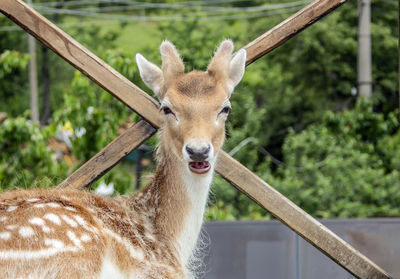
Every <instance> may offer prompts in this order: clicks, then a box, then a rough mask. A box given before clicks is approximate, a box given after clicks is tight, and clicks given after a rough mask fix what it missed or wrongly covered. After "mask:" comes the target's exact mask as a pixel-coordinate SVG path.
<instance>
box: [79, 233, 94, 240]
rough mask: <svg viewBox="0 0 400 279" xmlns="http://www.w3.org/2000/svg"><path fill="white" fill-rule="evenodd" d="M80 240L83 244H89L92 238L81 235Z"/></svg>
mask: <svg viewBox="0 0 400 279" xmlns="http://www.w3.org/2000/svg"><path fill="white" fill-rule="evenodd" d="M81 240H82V241H83V242H89V241H90V240H92V238H91V237H90V236H89V235H88V234H86V233H84V234H82V235H81Z"/></svg>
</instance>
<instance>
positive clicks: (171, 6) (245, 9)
mask: <svg viewBox="0 0 400 279" xmlns="http://www.w3.org/2000/svg"><path fill="white" fill-rule="evenodd" d="M124 2H126V1H123V0H118V3H124ZM128 2H129V3H130V5H123V6H111V7H90V8H82V9H79V10H78V11H100V12H108V11H120V10H138V9H143V8H167V9H168V8H169V9H188V10H206V11H209V10H210V11H221V12H239V11H242V12H253V11H265V10H276V9H281V8H288V7H294V6H300V5H303V4H307V3H310V2H312V1H311V0H303V1H295V2H288V3H282V4H266V5H262V6H252V7H218V6H205V7H204V6H193V5H187V4H181V3H177V4H169V3H143V2H134V3H135V5H131V4H132V3H133V2H130V1H128ZM34 7H35V8H38V9H49V10H54V8H53V9H52V8H48V7H45V6H41V5H40V4H39V5H34ZM60 10H63V9H60ZM69 11H71V10H69ZM74 11H76V10H74Z"/></svg>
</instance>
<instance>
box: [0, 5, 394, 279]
mask: <svg viewBox="0 0 400 279" xmlns="http://www.w3.org/2000/svg"><path fill="white" fill-rule="evenodd" d="M343 2H345V1H335V0H321V1H317V2H314V3H312V4H311V5H309V6H307V7H306V8H304V9H303V10H302V11H300V12H299V13H297V14H295V15H294V16H293V17H291V18H289V19H292V21H291V23H289V19H288V20H286V21H284V22H283V23H281V24H280V25H278V26H277V27H275V28H273V29H272V30H271V31H269V32H267V33H266V34H264V35H263V36H261V37H260V38H258V39H256V40H255V41H254V42H253V43H250V44H249V45H247V46H246V47H245V48H246V50H247V51H248V61H247V64H250V63H252V62H253V61H255V60H256V59H257V58H259V57H261V56H262V55H264V54H266V53H267V52H269V51H271V50H272V49H273V48H275V47H277V46H279V45H280V44H282V43H283V42H284V41H286V40H287V39H289V38H290V37H291V36H293V35H294V34H296V33H298V32H299V30H302V29H304V28H305V27H307V26H308V25H310V24H311V23H313V22H314V21H316V20H317V19H319V18H320V17H321V16H323V15H324V14H327V13H328V12H329V11H331V10H333V9H334V8H335V7H337V6H338V5H339V4H341V3H343ZM324 5H326V6H324ZM0 10H1V11H2V12H3V13H4V14H6V15H7V16H9V17H10V18H11V19H12V20H13V21H15V22H16V23H17V24H19V25H20V26H21V27H23V28H24V29H25V30H27V31H28V32H29V33H31V34H32V35H33V36H35V37H36V38H37V39H39V40H40V41H42V42H43V43H44V44H46V45H47V46H49V47H50V48H51V49H52V50H53V51H55V52H56V53H58V54H59V55H60V56H62V57H63V58H64V59H65V60H67V61H68V62H69V63H71V64H72V65H73V66H74V67H76V68H77V69H79V70H80V71H82V72H83V73H84V74H85V75H87V76H89V77H90V78H91V79H92V80H94V81H95V82H96V83H97V84H99V85H100V86H101V87H103V88H104V89H106V90H107V91H109V92H110V93H111V94H113V95H114V96H116V97H117V98H118V99H120V100H121V101H123V102H124V103H125V104H127V105H128V106H129V107H131V108H132V109H133V110H135V111H136V112H138V113H139V114H141V115H142V116H143V117H144V118H145V119H146V120H148V121H149V122H150V123H152V124H153V126H155V127H159V125H160V123H161V117H160V113H159V112H158V109H157V102H155V101H154V100H152V99H151V97H149V96H148V95H147V94H145V93H144V92H143V91H141V90H140V89H138V88H137V87H136V86H134V85H133V84H131V83H130V82H129V81H128V80H127V79H125V78H124V77H123V76H122V75H120V74H118V73H117V72H116V71H115V70H113V69H112V68H111V67H109V66H108V65H106V64H105V63H104V62H103V61H101V60H100V59H99V58H97V57H96V56H95V55H93V54H92V53H90V52H89V51H88V50H86V49H85V48H83V47H82V46H81V45H79V44H78V43H77V42H75V41H74V40H73V39H72V38H70V37H69V36H68V35H66V34H65V33H64V32H62V31H61V30H60V29H58V28H57V27H56V26H54V25H53V24H51V23H50V22H48V21H47V20H46V19H45V18H43V17H42V16H40V15H39V14H38V13H36V12H34V11H33V10H32V9H31V8H29V7H28V6H27V5H25V4H24V3H23V2H21V1H19V0H1V1H0ZM296 15H297V16H296ZM304 19H306V20H304ZM292 24H293V25H294V28H289V27H290V25H292ZM296 28H297V29H296ZM285 30H286V31H285ZM266 40H268V41H269V42H266ZM147 125H148V124H147ZM149 126H150V125H149ZM136 135H137V137H138V138H137V139H136V141H137V142H141V141H143V140H145V139H146V138H147V137H148V135H146V134H145V133H137V134H136ZM139 138H140V139H139ZM116 140H117V141H121V142H125V141H126V139H120V138H117V139H116ZM129 141H132V139H129ZM129 141H128V142H129ZM110 145H112V143H111V144H110ZM138 145H139V144H138ZM112 149H113V148H111V147H109V146H107V147H106V148H104V149H103V152H110V153H108V154H111V153H112V152H114V151H113V150H112ZM114 150H115V149H114ZM101 154H102V153H99V154H98V156H97V155H96V156H97V158H100V157H101ZM116 154H117V155H115V156H114V155H113V156H114V161H115V163H116V162H117V161H118V160H119V159H120V158H121V157H122V156H123V155H124V153H121V152H119V153H118V152H117V153H116ZM96 156H95V158H96ZM95 158H92V159H91V160H90V161H89V162H87V163H86V164H85V165H87V166H86V170H89V171H90V170H92V171H93V168H96V170H95V171H98V173H103V172H104V171H106V170H107V169H108V168H109V167H111V166H112V165H113V164H115V163H112V162H111V163H110V164H108V165H107V163H106V162H104V161H103V163H102V164H98V163H97V162H95V161H94V160H95ZM99 160H100V159H99ZM107 166H108V167H107ZM216 170H217V172H219V173H220V174H221V175H222V176H223V177H224V178H225V179H227V180H228V181H229V182H231V183H232V184H233V185H235V186H236V187H237V188H238V189H240V190H241V191H243V192H244V193H246V194H247V195H249V196H250V197H251V198H252V199H253V200H254V201H256V202H257V203H258V204H259V205H261V206H262V207H264V208H265V209H267V210H268V211H270V212H271V213H272V214H274V215H275V216H276V217H277V218H279V219H280V220H281V221H282V222H283V223H285V224H286V225H288V226H289V227H290V228H292V229H293V230H294V231H295V232H297V233H298V234H299V235H301V236H302V237H304V238H305V239H306V240H307V241H308V242H310V243H311V244H313V245H314V246H316V247H317V248H318V249H320V250H321V251H323V252H324V253H325V254H327V255H328V256H329V257H330V258H332V259H333V260H334V261H335V262H337V263H338V264H340V265H341V266H342V267H344V268H345V269H347V270H348V271H349V272H350V273H352V274H353V275H354V276H356V277H358V278H363V279H364V278H391V277H390V276H389V275H388V274H387V273H386V272H384V271H383V270H382V269H380V268H379V267H378V266H376V265H375V264H374V263H373V262H371V261H370V260H369V259H367V258H366V257H364V256H363V255H361V254H360V253H359V252H357V251H356V250H355V249H353V248H352V247H351V246H350V245H348V244H347V243H346V242H344V241H343V240H342V239H340V238H339V237H338V236H336V235H335V234H334V233H332V232H331V231H330V230H329V229H327V228H326V227H324V226H323V225H322V224H320V223H319V222H318V221H316V220H314V219H313V218H312V217H311V216H309V215H308V214H306V213H305V212H304V211H303V210H301V209H300V208H299V207H297V206H296V205H294V204H293V203H292V202H291V201H289V200H288V199H287V198H285V197H284V196H283V195H281V194H279V192H277V191H276V190H274V189H273V188H272V187H270V186H269V185H268V184H267V183H265V182H264V181H262V180H261V179H260V178H258V177H257V176H256V175H255V174H253V173H252V172H251V171H249V170H248V169H246V168H245V167H244V166H242V165H241V164H240V163H239V162H237V161H236V160H234V159H233V158H231V157H230V156H229V155H227V154H226V153H225V152H222V153H221V154H220V158H219V161H218V164H217V168H216ZM74 174H75V173H74ZM74 174H73V175H74ZM82 175H84V174H82ZM91 177H95V176H89V178H88V179H86V181H88V182H90V181H91V179H92V178H91ZM80 183H81V184H80ZM82 183H83V184H84V182H82V181H79V175H78V174H76V184H74V185H78V186H77V187H80V186H82V185H83V184H82ZM66 185H68V183H67V182H66Z"/></svg>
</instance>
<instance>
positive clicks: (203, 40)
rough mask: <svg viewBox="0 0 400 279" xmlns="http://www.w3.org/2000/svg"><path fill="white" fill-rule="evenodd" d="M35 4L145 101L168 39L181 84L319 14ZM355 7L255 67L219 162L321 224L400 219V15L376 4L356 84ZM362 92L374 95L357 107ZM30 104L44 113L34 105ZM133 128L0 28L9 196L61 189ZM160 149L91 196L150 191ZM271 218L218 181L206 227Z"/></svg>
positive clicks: (1, 170)
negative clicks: (141, 69)
mask: <svg viewBox="0 0 400 279" xmlns="http://www.w3.org/2000/svg"><path fill="white" fill-rule="evenodd" d="M32 2H33V3H31V5H32V6H33V7H34V8H35V9H36V10H37V11H38V12H40V13H41V14H43V15H44V16H45V17H47V18H48V19H50V20H51V21H52V22H54V23H55V24H56V25H58V26H59V27H61V28H62V29H63V30H65V31H66V32H67V33H68V34H70V35H71V36H72V37H73V38H75V39H76V40H77V41H78V42H80V43H81V44H83V45H84V46H85V47H87V48H88V49H90V50H91V51H93V52H94V53H95V54H96V55H98V56H99V57H100V58H102V59H103V60H104V61H106V62H107V63H109V64H110V65H111V66H112V67H114V68H115V69H116V70H118V71H119V72H120V73H122V74H123V75H124V76H126V77H127V78H128V79H130V80H131V81H132V82H134V83H135V84H137V85H138V86H140V87H141V88H143V89H144V90H145V91H146V92H148V93H149V94H152V93H151V92H149V90H148V89H147V88H145V86H144V84H143V83H142V81H141V80H140V77H139V73H138V70H137V67H136V62H135V60H134V55H135V54H136V53H137V52H140V53H142V54H143V55H144V56H145V57H147V58H148V59H149V60H151V61H154V62H155V63H157V64H159V63H160V62H161V61H160V55H159V51H158V47H159V45H160V43H161V42H162V41H163V40H164V39H168V40H170V41H172V42H173V43H174V44H175V45H176V46H177V48H178V49H179V51H180V53H181V55H182V56H183V59H184V61H185V63H186V68H187V70H192V69H200V70H205V68H206V66H207V64H208V62H209V59H210V58H211V55H212V53H213V51H214V50H215V47H216V46H217V45H218V44H219V42H220V41H221V40H222V39H224V38H231V39H232V40H233V41H234V43H235V46H236V49H238V48H240V47H242V46H244V45H246V44H247V43H248V42H250V41H252V40H253V39H255V38H256V37H258V36H259V35H261V34H263V33H264V32H266V31H267V30H269V29H270V28H272V27H274V26H275V25H276V24H278V23H280V22H281V21H283V20H284V19H286V18H287V17H289V16H290V15H291V14H293V13H294V12H296V11H297V10H299V9H301V8H302V7H304V6H306V5H307V4H309V3H311V1H293V0H285V1H277V0H270V1H259V0H213V1H211V0H197V1H174V0H171V1H157V0H151V1H150V0H149V1H130V0H90V1H87V0H71V1H57V0H54V1H49V0H44V1H35V0H34V1H32ZM361 2H362V1H361ZM357 4H358V3H357V1H352V0H349V1H348V3H345V4H344V5H343V6H341V7H340V8H338V9H337V10H336V11H334V12H332V13H331V14H330V15H328V16H326V17H325V18H323V19H322V20H320V21H319V22H317V23H316V24H314V25H312V26H311V27H309V28H307V29H306V30H304V31H303V32H302V33H300V34H299V35H297V36H295V37H294V38H292V39H290V40H289V41H288V42H286V43H285V44H284V45H282V46H281V47H279V48H278V49H276V50H274V51H273V52H271V53H270V54H268V55H267V56H265V57H262V58H261V59H259V60H258V61H256V62H255V63H253V64H252V65H250V66H249V67H248V68H247V70H246V73H245V76H244V79H243V81H242V82H241V84H240V85H239V86H238V87H237V89H236V92H235V93H234V95H233V96H232V107H233V111H232V114H231V115H230V117H229V122H228V124H227V125H228V131H227V141H226V143H225V147H224V149H225V150H226V151H227V152H229V153H230V154H231V155H232V156H233V157H234V158H236V159H237V160H239V161H240V162H241V163H243V164H244V165H245V166H247V167H248V168H249V169H251V170H252V171H254V172H255V173H256V174H257V175H259V176H260V177H261V178H263V179H264V180H265V181H267V182H268V183H269V184H271V185H272V186H273V187H275V188H276V189H277V190H279V191H280V192H281V193H283V194H284V195H286V196H287V197H288V198H289V199H291V200H292V201H293V202H295V203H296V204H297V205H299V206H300V207H301V208H303V209H304V210H305V211H306V212H308V213H309V214H311V215H312V216H314V217H317V218H338V217H339V218H345V217H351V218H356V217H357V218H365V217H389V216H390V217H396V216H400V206H399V204H400V149H399V148H398V147H399V146H400V131H399V125H400V124H399V109H398V108H399V102H398V99H399V96H398V48H397V47H398V2H397V1H395V0H372V1H371V3H370V12H371V18H370V29H368V30H370V35H371V36H370V39H371V54H370V57H372V63H371V67H370V68H368V66H362V67H361V68H363V69H366V70H367V71H368V70H370V71H371V73H372V75H371V78H370V79H367V80H360V78H359V77H358V71H357V59H358V56H359V55H360V50H359V47H361V46H362V44H361V45H359V44H358V40H357V37H358V35H357V34H358V32H359V31H358V30H359V28H361V26H360V24H359V17H358V14H359V13H358V7H357ZM368 25H369V24H368ZM364 27H365V26H364ZM368 30H367V31H368ZM361 60H362V61H368V59H367V58H365V59H364V58H362V59H361ZM30 62H34V63H32V67H30V66H29V63H30ZM367 64H368V63H367ZM367 77H368V76H367ZM35 81H36V83H37V87H36V89H35ZM30 84H31V85H30ZM360 85H367V86H369V88H371V89H372V90H371V91H370V92H368V91H366V92H367V93H363V92H361V91H360V88H359V86H360ZM35 92H36V93H35ZM35 95H37V96H38V102H37V105H35V102H33V103H31V101H30V100H31V99H32V96H33V100H34V96H35ZM138 119H139V117H138V116H137V115H136V114H135V113H133V112H132V111H131V110H130V109H128V108H127V107H126V106H125V105H123V104H122V103H120V102H118V101H117V100H116V99H114V98H113V97H112V96H111V95H110V94H108V93H107V92H105V91H103V90H102V89H101V88H99V87H98V86H97V85H95V84H94V83H93V82H91V81H90V80H89V79H87V78H86V77H85V76H83V75H82V74H81V73H80V72H78V71H76V70H75V69H74V68H73V67H72V66H70V65H69V64H68V63H66V62H65V61H63V60H62V59H61V58H59V57H58V56H57V55H55V54H54V53H53V52H52V51H50V50H48V49H47V48H46V47H44V46H43V45H41V44H40V43H38V42H36V43H35V44H30V43H28V36H27V34H26V33H25V32H24V31H22V30H21V29H20V28H19V27H18V26H16V25H15V24H14V23H13V22H11V21H10V20H9V19H7V18H6V17H5V16H0V123H1V124H0V189H1V191H4V190H7V189H14V188H17V187H19V188H29V187H51V186H53V185H57V184H58V183H60V182H61V181H62V180H63V179H65V178H66V177H67V176H68V175H69V174H70V173H71V172H73V171H74V170H75V169H77V168H78V167H79V166H80V165H82V164H83V163H84V162H85V161H87V160H88V159H89V158H91V157H92V156H93V155H94V154H96V153H97V152H98V151H99V150H101V148H103V147H104V146H105V145H106V144H107V143H109V142H110V141H111V140H112V139H113V138H114V137H116V136H117V135H118V134H120V133H122V132H123V131H124V130H125V129H126V128H127V127H129V126H130V125H131V124H132V123H133V122H136V121H137V120H138ZM156 140H157V139H156V137H153V138H152V139H150V140H149V141H147V142H146V143H145V145H144V146H142V148H141V149H140V151H135V152H134V153H132V154H130V155H129V156H128V157H127V158H126V159H124V160H123V162H121V163H120V164H118V165H117V166H116V167H115V168H114V169H113V170H112V171H110V172H109V173H108V174H107V175H105V176H104V177H103V178H102V179H100V180H99V181H98V182H96V183H95V184H94V185H93V186H92V188H93V189H97V191H98V192H100V193H104V194H111V195H116V194H130V193H132V192H134V191H137V189H138V188H142V187H144V186H145V185H146V183H147V182H148V181H149V180H150V178H149V174H150V173H151V172H152V171H154V169H155V161H154V160H153V153H152V149H153V148H154V147H155V143H156ZM271 218H272V217H271V215H269V214H268V213H267V212H266V211H265V210H263V209H261V208H260V207H259V206H258V205H257V204H255V203H253V202H252V201H251V200H249V199H248V198H247V197H246V196H245V195H243V194H242V193H240V192H239V191H237V190H236V189H235V188H233V187H231V186H230V185H229V184H228V183H227V182H225V181H224V180H223V179H222V178H220V177H218V176H217V175H216V178H215V181H214V185H213V189H212V194H211V197H210V202H209V206H208V210H207V213H206V219H207V220H260V219H263V220H266V219H271Z"/></svg>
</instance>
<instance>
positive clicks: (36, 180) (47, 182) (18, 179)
mask: <svg viewBox="0 0 400 279" xmlns="http://www.w3.org/2000/svg"><path fill="white" fill-rule="evenodd" d="M50 136H51V132H50V130H49V129H42V130H40V129H39V127H37V126H36V125H32V123H30V121H28V120H27V119H26V118H24V117H17V118H15V119H7V120H5V121H4V122H3V123H2V124H1V125H0V190H4V189H8V188H14V187H23V188H28V187H37V186H39V185H40V186H41V187H47V186H52V185H56V184H57V183H59V182H61V179H63V178H64V177H65V175H66V173H67V166H66V164H65V163H63V162H56V161H54V159H53V157H52V155H53V153H52V152H51V151H50V150H49V149H48V148H47V141H48V139H49V137H50Z"/></svg>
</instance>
